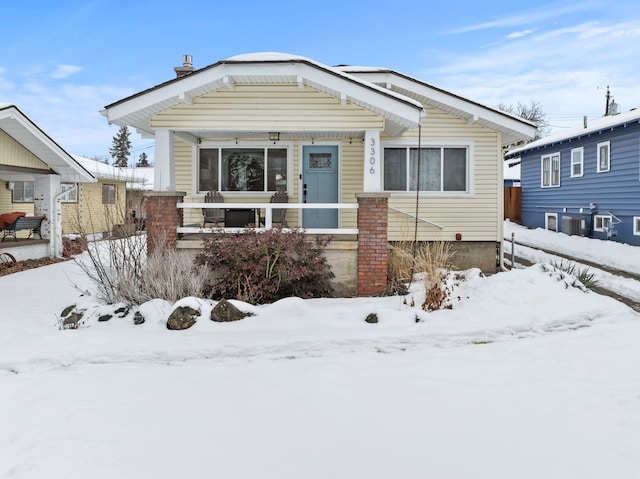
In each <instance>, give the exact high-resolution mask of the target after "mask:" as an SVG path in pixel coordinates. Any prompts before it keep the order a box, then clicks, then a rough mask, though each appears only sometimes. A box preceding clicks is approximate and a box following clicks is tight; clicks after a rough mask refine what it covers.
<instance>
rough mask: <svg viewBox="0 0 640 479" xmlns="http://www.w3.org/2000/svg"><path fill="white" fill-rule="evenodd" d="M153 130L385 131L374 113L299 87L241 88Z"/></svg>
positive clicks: (197, 102)
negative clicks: (342, 103)
mask: <svg viewBox="0 0 640 479" xmlns="http://www.w3.org/2000/svg"><path fill="white" fill-rule="evenodd" d="M151 127H152V128H172V129H186V130H189V129H205V130H206V129H214V130H249V131H251V130H255V131H270V130H271V131H273V130H276V131H299V130H308V131H313V130H346V131H349V130H354V129H355V130H365V129H371V130H376V129H377V130H380V129H382V128H383V127H384V120H383V119H382V118H381V117H380V116H378V115H376V114H374V113H371V112H369V111H366V110H363V109H362V108H360V107H358V106H355V105H352V104H349V103H347V104H345V105H341V103H340V100H339V99H336V98H334V97H332V96H330V95H327V94H324V93H320V92H318V91H315V90H313V89H311V88H308V87H307V88H305V89H300V88H298V86H297V85H282V86H278V85H271V86H267V85H236V86H235V87H234V88H233V89H232V90H226V89H225V90H219V91H216V92H212V93H209V94H207V95H203V96H201V97H198V98H195V99H194V100H193V104H191V105H187V104H184V105H179V106H176V107H173V108H171V109H169V110H167V111H164V112H161V113H158V114H157V115H155V116H153V117H152V118H151Z"/></svg>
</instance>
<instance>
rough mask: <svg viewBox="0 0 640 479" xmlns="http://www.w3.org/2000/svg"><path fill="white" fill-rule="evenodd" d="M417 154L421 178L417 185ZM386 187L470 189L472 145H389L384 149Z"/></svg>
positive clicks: (408, 189)
mask: <svg viewBox="0 0 640 479" xmlns="http://www.w3.org/2000/svg"><path fill="white" fill-rule="evenodd" d="M418 157H420V180H419V185H418V181H416V180H417V178H418ZM383 163H384V170H383V174H384V190H385V191H416V187H418V186H419V188H420V191H427V192H468V191H469V148H468V147H466V146H463V147H448V146H442V147H428V148H421V149H420V154H418V148H411V147H390V148H385V149H384V154H383Z"/></svg>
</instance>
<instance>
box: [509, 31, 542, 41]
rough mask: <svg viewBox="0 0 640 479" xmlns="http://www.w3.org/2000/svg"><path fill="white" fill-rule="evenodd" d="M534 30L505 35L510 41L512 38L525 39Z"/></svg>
mask: <svg viewBox="0 0 640 479" xmlns="http://www.w3.org/2000/svg"><path fill="white" fill-rule="evenodd" d="M535 31H536V30H535V29H529V30H521V31H519V32H513V33H510V34H509V35H507V38H508V39H510V40H512V39H514V38H522V37H526V36H527V35H531V34H532V33H535Z"/></svg>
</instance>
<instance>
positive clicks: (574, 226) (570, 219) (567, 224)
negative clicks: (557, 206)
mask: <svg viewBox="0 0 640 479" xmlns="http://www.w3.org/2000/svg"><path fill="white" fill-rule="evenodd" d="M586 229H587V219H586V218H585V217H584V216H563V217H562V232H563V233H564V234H566V235H569V236H571V235H574V236H584V233H585V230H586Z"/></svg>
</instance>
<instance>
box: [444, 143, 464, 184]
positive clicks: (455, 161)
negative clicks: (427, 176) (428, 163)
mask: <svg viewBox="0 0 640 479" xmlns="http://www.w3.org/2000/svg"><path fill="white" fill-rule="evenodd" d="M466 190H467V150H466V148H445V149H444V191H466Z"/></svg>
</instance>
